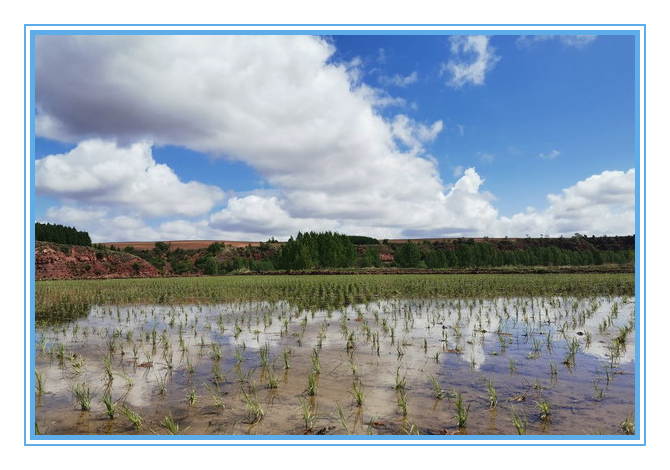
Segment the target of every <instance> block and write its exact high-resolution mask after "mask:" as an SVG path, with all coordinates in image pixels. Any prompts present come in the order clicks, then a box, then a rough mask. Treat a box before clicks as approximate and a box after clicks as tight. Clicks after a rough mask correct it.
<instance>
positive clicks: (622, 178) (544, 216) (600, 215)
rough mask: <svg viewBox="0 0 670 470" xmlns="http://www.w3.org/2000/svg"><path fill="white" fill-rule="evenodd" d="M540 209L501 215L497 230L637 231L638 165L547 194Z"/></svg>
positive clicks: (514, 232) (561, 232)
mask: <svg viewBox="0 0 670 470" xmlns="http://www.w3.org/2000/svg"><path fill="white" fill-rule="evenodd" d="M547 200H548V202H549V207H548V208H547V209H546V210H544V211H541V212H527V213H525V214H516V215H515V216H513V217H511V218H506V217H502V218H501V219H500V221H499V223H498V224H496V225H497V227H498V229H497V231H498V232H499V233H500V234H503V235H517V234H519V233H545V234H550V235H552V236H558V235H571V234H573V233H576V232H579V233H587V234H593V235H612V234H618V235H631V234H633V233H635V169H633V168H631V169H630V170H628V171H626V172H623V171H604V172H602V173H600V174H598V175H593V176H590V177H588V178H586V179H585V180H582V181H579V182H578V183H577V184H575V185H573V186H571V187H569V188H566V189H563V191H561V193H560V194H550V195H548V196H547Z"/></svg>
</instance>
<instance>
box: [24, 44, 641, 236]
mask: <svg viewBox="0 0 670 470" xmlns="http://www.w3.org/2000/svg"><path fill="white" fill-rule="evenodd" d="M34 70H35V167H34V175H35V197H34V210H35V220H36V221H41V222H51V223H61V224H65V225H68V226H75V227H76V228H77V229H79V230H86V231H88V232H89V233H90V235H91V238H92V240H93V241H94V242H113V241H131V240H133V241H140V240H147V241H155V240H185V239H207V240H209V239H219V240H249V241H256V240H260V241H264V240H267V239H269V238H271V237H274V238H276V239H279V240H285V239H287V238H288V237H289V236H291V235H293V236H295V234H297V232H298V231H309V230H314V231H324V230H332V231H337V232H340V233H347V234H351V235H367V236H372V237H376V238H380V239H381V238H420V237H476V236H490V237H503V236H510V237H525V236H527V235H528V236H532V237H539V236H560V235H563V236H572V235H573V234H575V233H583V234H587V235H597V236H599V235H632V234H634V233H635V180H636V176H635V166H636V158H637V157H636V149H635V93H636V90H635V38H634V36H632V35H599V36H589V35H555V36H546V35H545V36H518V35H511V34H506V35H495V36H485V35H449V34H446V33H445V34H442V33H441V34H433V35H343V36H306V35H284V36H265V35H264V36H254V35H211V36H210V35H174V36H172V35H160V36H151V35H143V36H142V35H137V36H134V35H124V36H114V35H86V36H66V35H41V36H37V37H36V41H35V66H34Z"/></svg>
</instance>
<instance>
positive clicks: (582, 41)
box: [516, 34, 598, 49]
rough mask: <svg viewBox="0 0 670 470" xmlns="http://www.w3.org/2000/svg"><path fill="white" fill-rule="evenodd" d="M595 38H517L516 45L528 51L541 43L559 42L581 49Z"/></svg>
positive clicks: (580, 36) (572, 36)
mask: <svg viewBox="0 0 670 470" xmlns="http://www.w3.org/2000/svg"><path fill="white" fill-rule="evenodd" d="M597 37H598V36H592V35H584V34H569V35H567V34H566V35H541V36H519V37H518V38H517V40H516V45H517V46H519V47H520V48H526V49H528V48H531V47H533V46H535V45H536V44H538V43H541V42H546V41H560V43H561V44H563V45H564V46H568V47H575V48H577V49H581V48H584V47H586V46H588V45H589V44H591V43H592V42H593V41H595V40H596V38H597Z"/></svg>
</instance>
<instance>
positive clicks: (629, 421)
mask: <svg viewBox="0 0 670 470" xmlns="http://www.w3.org/2000/svg"><path fill="white" fill-rule="evenodd" d="M34 381H35V401H36V406H35V423H36V426H37V431H38V432H39V433H42V434H49V435H82V434H98V435H107V434H109V435H119V434H121V435H133V434H138V435H147V434H148V435H155V434H192V435H243V434H255V435H270V434H272V435H303V434H311V435H322V434H328V435H345V434H373V435H380V434H401V435H405V434H422V435H425V434H437V435H453V434H467V435H517V434H528V435H531V434H547V435H575V434H607V435H612V434H618V435H621V434H627V433H634V432H635V431H634V424H633V423H634V421H635V416H634V411H635V301H634V298H631V297H625V296H607V295H598V296H578V297H573V296H569V295H559V296H544V297H514V298H489V299H476V298H451V299H434V298H433V299H409V298H396V299H390V300H372V301H364V302H358V303H357V302H353V303H350V304H349V305H347V306H342V307H339V308H300V307H297V306H296V304H295V303H290V302H287V301H281V300H273V301H257V300H248V301H240V302H226V303H216V304H201V303H185V304H179V305H166V304H146V305H112V306H110V305H98V306H92V307H90V308H89V307H87V309H86V311H85V312H83V313H82V315H81V316H80V318H78V319H74V320H69V321H58V322H40V323H39V324H38V326H37V327H36V331H35V379H34Z"/></svg>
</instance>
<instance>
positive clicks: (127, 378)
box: [118, 372, 133, 389]
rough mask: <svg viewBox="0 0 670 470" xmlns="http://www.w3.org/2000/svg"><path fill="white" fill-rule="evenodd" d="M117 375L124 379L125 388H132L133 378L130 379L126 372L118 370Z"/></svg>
mask: <svg viewBox="0 0 670 470" xmlns="http://www.w3.org/2000/svg"><path fill="white" fill-rule="evenodd" d="M118 375H119V377H121V378H122V379H123V380H125V381H126V388H129V389H130V388H132V386H133V379H132V377H130V376H129V375H128V374H126V373H125V372H119V373H118Z"/></svg>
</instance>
